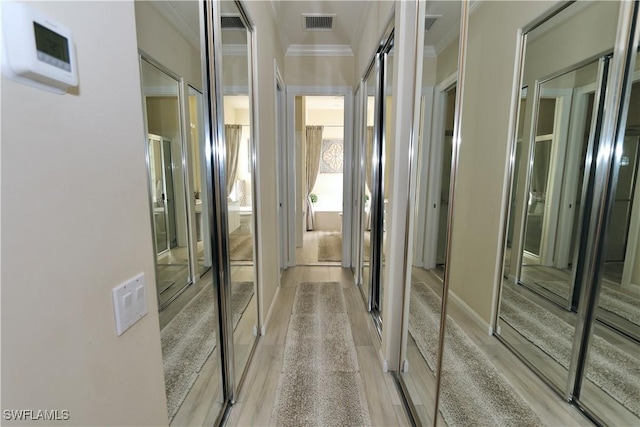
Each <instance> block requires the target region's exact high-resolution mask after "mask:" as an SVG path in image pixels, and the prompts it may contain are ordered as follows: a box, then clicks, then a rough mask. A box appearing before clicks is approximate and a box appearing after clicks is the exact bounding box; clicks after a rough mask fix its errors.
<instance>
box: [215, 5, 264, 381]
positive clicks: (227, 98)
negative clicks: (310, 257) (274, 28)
mask: <svg viewBox="0 0 640 427" xmlns="http://www.w3.org/2000/svg"><path fill="white" fill-rule="evenodd" d="M220 12H221V17H222V18H221V23H220V25H221V32H222V34H221V40H222V78H221V80H222V91H223V114H224V143H225V149H226V156H225V159H226V160H225V163H226V164H225V165H224V167H225V171H226V196H227V221H228V222H227V227H228V236H227V238H228V248H229V261H230V268H231V270H230V278H231V292H230V304H231V305H230V309H231V313H232V325H230V326H231V330H232V331H233V358H234V360H233V363H234V368H235V374H234V378H235V382H236V383H235V386H236V389H237V387H238V385H239V383H240V381H241V380H242V376H243V373H244V371H245V368H246V367H247V364H248V361H249V357H250V356H251V352H252V350H253V346H254V344H255V341H256V339H257V337H256V333H257V330H258V329H257V328H258V316H257V315H258V305H257V298H256V295H255V293H256V291H255V289H256V277H257V274H256V268H255V224H256V220H255V206H254V200H255V197H254V190H255V178H254V164H255V163H254V162H255V154H254V153H255V152H254V150H255V148H254V139H253V128H252V126H253V121H252V114H253V111H252V96H251V85H252V80H253V79H252V77H251V73H252V63H251V58H252V56H251V55H252V33H251V31H252V29H251V26H250V24H249V23H248V22H247V21H246V19H245V18H244V13H243V12H242V11H241V10H240V9H239V4H238V3H236V2H233V1H221V2H220ZM228 17H237V18H240V19H239V20H235V21H234V22H235V23H236V24H235V25H228V24H227V22H229V21H230V20H228V19H225V18H228ZM240 22H241V23H242V25H240Z"/></svg>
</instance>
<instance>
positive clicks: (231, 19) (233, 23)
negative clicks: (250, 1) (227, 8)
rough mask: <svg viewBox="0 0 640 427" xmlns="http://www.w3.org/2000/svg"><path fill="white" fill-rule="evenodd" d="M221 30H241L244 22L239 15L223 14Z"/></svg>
mask: <svg viewBox="0 0 640 427" xmlns="http://www.w3.org/2000/svg"><path fill="white" fill-rule="evenodd" d="M220 22H221V25H222V29H223V30H243V29H244V28H245V26H244V22H242V19H241V18H240V17H239V16H223V17H222V19H221V21H220Z"/></svg>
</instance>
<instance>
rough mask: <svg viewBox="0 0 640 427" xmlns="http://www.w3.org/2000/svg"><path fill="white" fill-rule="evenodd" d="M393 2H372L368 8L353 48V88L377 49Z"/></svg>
mask: <svg viewBox="0 0 640 427" xmlns="http://www.w3.org/2000/svg"><path fill="white" fill-rule="evenodd" d="M394 4H395V2H394V1H388V0H386V1H374V2H371V4H370V6H369V8H368V15H367V18H366V19H365V21H364V22H365V24H364V27H363V28H362V32H361V33H360V36H359V38H358V40H356V42H355V44H354V45H355V47H354V52H353V53H354V72H355V75H354V77H353V81H354V85H353V86H354V88H355V87H356V86H357V85H358V82H359V81H360V79H361V78H362V77H363V75H364V72H365V71H366V68H367V67H368V66H369V63H370V62H371V59H372V58H373V54H374V53H375V51H376V50H377V48H378V45H379V43H380V40H381V39H382V36H383V35H384V32H385V30H386V29H387V25H388V24H389V22H391V21H390V19H391V17H392V13H393V10H394Z"/></svg>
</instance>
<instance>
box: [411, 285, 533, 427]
mask: <svg viewBox="0 0 640 427" xmlns="http://www.w3.org/2000/svg"><path fill="white" fill-rule="evenodd" d="M440 306H441V299H440V297H439V296H438V295H437V294H436V293H435V292H434V291H433V290H431V289H430V288H429V287H428V286H427V285H425V284H424V283H421V282H419V283H413V284H412V285H411V302H410V308H409V333H411V336H412V337H413V339H414V340H415V342H416V346H417V347H418V350H419V351H420V354H422V357H423V358H424V360H425V361H426V362H427V365H428V366H429V369H431V371H432V372H433V371H435V367H436V363H437V348H438V335H439V334H438V331H439V327H440V326H439V325H440ZM446 334H447V335H446V337H445V350H444V359H443V365H442V369H443V375H442V384H441V389H440V412H441V413H442V416H443V418H444V420H445V421H446V423H447V425H449V426H496V427H497V426H518V427H520V426H539V425H542V422H541V421H540V419H539V418H538V416H537V415H536V414H535V412H534V411H533V410H532V409H531V407H530V406H529V405H528V404H527V402H525V400H524V399H523V398H522V396H520V395H519V394H518V392H517V391H516V390H515V389H514V388H513V386H512V385H511V384H509V382H508V381H507V380H506V378H505V377H504V376H503V375H502V374H501V373H500V372H498V370H497V369H496V368H495V366H494V365H493V364H492V363H491V362H490V361H489V359H488V358H487V356H486V355H485V354H484V353H483V352H482V350H480V348H479V347H478V346H477V345H476V344H475V342H473V340H471V338H469V336H468V335H467V334H466V333H465V332H464V331H463V330H462V329H461V328H460V327H459V326H458V325H457V324H456V322H455V321H454V320H453V319H452V318H451V317H450V316H447V325H446Z"/></svg>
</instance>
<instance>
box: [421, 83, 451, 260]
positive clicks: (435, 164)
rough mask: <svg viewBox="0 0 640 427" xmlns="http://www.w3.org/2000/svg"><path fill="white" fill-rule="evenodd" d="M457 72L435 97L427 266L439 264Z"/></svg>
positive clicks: (426, 233) (425, 245)
mask: <svg viewBox="0 0 640 427" xmlns="http://www.w3.org/2000/svg"><path fill="white" fill-rule="evenodd" d="M457 79H458V72H457V71H455V72H454V73H452V74H451V75H449V77H447V78H446V79H444V80H443V81H442V82H440V83H439V84H438V85H437V86H436V89H435V92H434V98H433V120H432V122H431V130H432V133H431V144H430V150H429V168H428V169H429V180H428V183H427V187H428V188H427V196H426V200H427V210H426V211H425V213H426V215H425V216H426V219H425V236H430V238H427V239H425V241H424V256H423V263H424V268H426V269H432V268H435V266H436V258H437V252H438V224H439V219H440V192H441V186H442V155H443V146H444V127H445V123H444V121H445V119H446V117H445V114H446V100H447V90H448V89H450V88H451V87H452V86H453V85H455V84H456V83H457Z"/></svg>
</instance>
